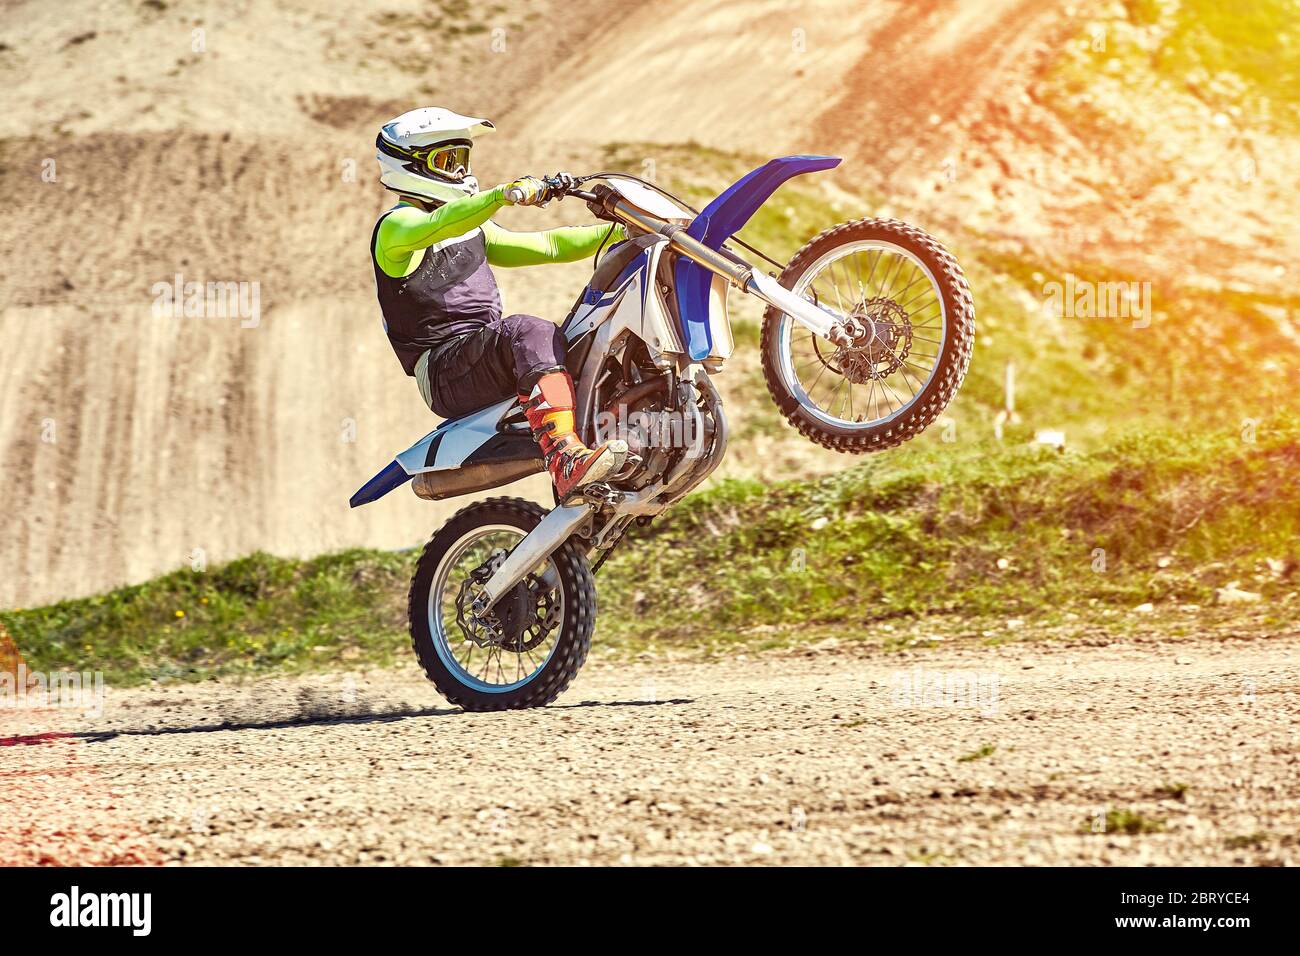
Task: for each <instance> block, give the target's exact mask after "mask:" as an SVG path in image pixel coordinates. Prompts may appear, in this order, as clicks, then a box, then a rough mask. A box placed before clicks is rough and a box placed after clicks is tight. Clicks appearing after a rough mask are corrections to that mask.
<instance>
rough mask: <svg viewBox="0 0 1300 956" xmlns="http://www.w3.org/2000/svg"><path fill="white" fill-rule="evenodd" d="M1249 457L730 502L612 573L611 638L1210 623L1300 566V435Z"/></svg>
mask: <svg viewBox="0 0 1300 956" xmlns="http://www.w3.org/2000/svg"><path fill="white" fill-rule="evenodd" d="M1255 437H1256V441H1255V442H1254V443H1253V444H1250V443H1245V442H1243V441H1242V440H1241V438H1240V436H1239V435H1238V434H1237V433H1236V432H1235V431H1224V432H1218V433H1213V432H1212V433H1207V434H1202V435H1179V434H1170V433H1168V432H1163V431H1156V432H1146V431H1139V432H1134V433H1131V434H1127V435H1124V436H1121V437H1118V438H1115V439H1113V440H1112V441H1111V443H1110V444H1108V445H1106V446H1104V447H1103V448H1101V449H1100V450H1098V451H1096V452H1094V453H1091V454H1071V453H1068V452H1067V453H1066V454H1063V455H1062V454H1057V453H1054V452H1050V451H1047V450H1045V449H1044V450H1040V449H1037V448H1034V447H1030V446H1011V447H1005V446H997V445H995V444H992V443H989V444H986V445H977V446H965V447H962V446H957V447H952V446H947V447H945V446H942V445H931V446H928V447H924V446H923V447H921V448H918V449H915V450H913V451H912V452H911V453H909V454H906V455H902V454H899V455H894V454H893V453H891V454H888V455H882V456H880V457H878V458H869V459H867V460H866V461H864V462H863V463H862V464H860V465H857V466H855V467H853V468H850V469H848V470H846V471H844V472H841V473H838V474H834V475H831V476H827V477H826V478H823V479H820V480H816V481H806V482H783V483H774V484H765V483H762V482H758V481H748V482H745V481H732V482H727V483H724V484H721V485H720V486H718V487H717V488H715V489H713V490H712V491H710V492H708V493H706V494H702V495H697V496H694V497H693V498H689V499H687V500H686V501H685V502H683V503H682V504H681V505H680V506H679V507H678V508H677V509H676V510H675V511H674V512H672V513H671V514H669V515H668V516H666V518H665V519H664V520H663V521H662V523H659V524H656V525H652V526H651V527H650V528H649V529H646V532H643V533H642V536H641V539H640V541H639V542H637V543H636V544H635V545H631V546H628V547H627V549H626V551H624V552H621V553H619V554H616V555H615V557H614V558H612V559H611V561H610V562H609V565H608V568H609V571H610V573H609V574H608V575H607V577H606V579H605V580H604V581H602V582H601V587H602V591H601V595H602V602H603V604H602V614H603V615H604V624H603V630H602V633H603V637H604V639H606V640H611V639H612V640H632V639H633V638H634V636H635V635H638V634H644V633H646V632H647V631H648V632H650V633H653V634H654V635H655V639H656V641H657V642H659V643H660V644H669V643H672V642H679V643H683V644H692V643H695V642H700V641H709V640H715V639H716V635H718V634H723V635H726V634H731V635H733V636H739V635H744V634H752V633H754V632H755V631H758V630H761V629H764V628H767V629H772V628H775V629H780V628H800V629H807V630H812V631H816V630H817V629H818V628H819V627H821V626H824V625H828V626H833V628H834V629H836V630H837V631H838V632H839V633H841V634H843V635H847V636H850V637H851V636H853V635H854V634H861V633H864V631H865V629H866V627H867V625H870V624H873V623H877V622H881V621H887V620H891V619H895V618H915V617H919V616H921V615H928V614H936V613H939V614H952V615H957V616H986V617H990V618H997V617H1002V618H1010V617H1031V616H1035V615H1040V614H1043V613H1055V612H1060V611H1061V610H1063V609H1066V608H1081V609H1083V610H1088V609H1090V608H1093V607H1096V606H1103V607H1107V608H1129V607H1133V606H1136V605H1138V604H1141V603H1145V602H1148V601H1152V602H1173V601H1181V602H1194V603H1211V602H1212V601H1213V599H1214V589H1215V588H1216V587H1219V586H1222V585H1223V584H1225V583H1226V582H1227V581H1228V580H1232V579H1234V578H1238V579H1246V580H1249V578H1250V576H1251V575H1252V574H1254V573H1255V572H1256V571H1257V570H1258V569H1259V566H1260V563H1261V561H1262V559H1263V558H1265V557H1271V558H1274V559H1277V560H1284V561H1288V562H1291V564H1288V567H1290V566H1292V564H1294V561H1295V554H1296V544H1295V535H1296V533H1297V531H1300V492H1297V491H1296V489H1295V485H1294V481H1293V476H1294V474H1295V471H1296V468H1297V465H1300V431H1298V430H1297V425H1296V424H1295V422H1294V421H1292V420H1279V421H1277V422H1273V423H1269V424H1268V425H1265V426H1263V427H1261V428H1260V430H1259V431H1258V432H1257V433H1256V436H1255ZM1103 555H1104V558H1103ZM1162 558H1166V559H1169V560H1168V561H1167V562H1166V564H1167V566H1166V567H1163V568H1162V567H1160V566H1159V564H1158V562H1159V561H1160V560H1161V559H1162ZM650 581H653V582H655V584H654V586H650V585H648V584H647V583H646V582H650ZM1281 586H1283V585H1282V584H1279V585H1278V587H1281ZM823 636H824V635H823Z"/></svg>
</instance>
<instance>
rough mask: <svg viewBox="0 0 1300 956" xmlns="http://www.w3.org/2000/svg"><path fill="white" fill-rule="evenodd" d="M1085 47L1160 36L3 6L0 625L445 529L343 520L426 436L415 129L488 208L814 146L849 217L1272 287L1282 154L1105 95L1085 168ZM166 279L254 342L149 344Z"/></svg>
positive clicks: (967, 16) (943, 14) (1063, 18)
mask: <svg viewBox="0 0 1300 956" xmlns="http://www.w3.org/2000/svg"><path fill="white" fill-rule="evenodd" d="M1093 22H1097V23H1102V24H1115V26H1114V27H1112V28H1111V29H1112V32H1111V33H1110V34H1108V36H1110V37H1111V43H1112V44H1113V46H1112V50H1111V52H1112V53H1114V52H1115V51H1116V50H1119V49H1139V48H1140V44H1141V43H1146V42H1154V41H1152V40H1151V38H1150V37H1148V36H1147V35H1146V34H1145V33H1141V30H1140V29H1139V28H1137V27H1134V28H1133V31H1135V32H1133V35H1132V36H1129V35H1128V34H1126V33H1124V30H1125V29H1127V28H1128V27H1129V26H1132V25H1131V24H1130V23H1129V20H1127V19H1126V18H1125V16H1124V15H1123V11H1122V9H1121V10H1120V11H1119V12H1116V10H1115V9H1112V8H1110V7H1104V6H1102V5H1100V4H1075V5H1072V6H1067V5H1065V4H1057V3H1042V2H1030V0H991V2H973V0H972V2H969V3H952V2H940V0H928V2H921V3H910V4H899V3H896V2H886V0H866V2H863V0H804V2H794V3H779V4H778V3H768V2H761V0H708V2H687V0H663V2H659V3H655V4H638V3H631V2H595V0H569V2H566V3H559V2H553V0H537V2H530V3H525V2H523V0H499V2H489V3H469V2H464V0H437V2H427V0H381V2H379V3H377V4H368V5H366V7H365V9H364V11H361V12H358V11H357V10H355V9H347V8H342V7H339V6H338V5H336V4H330V3H326V2H323V0H322V2H306V0H289V2H285V0H277V2H274V3H272V2H269V0H239V2H216V0H212V2H206V0H144V2H132V3H129V4H105V3H100V2H91V0H64V2H60V3H58V4H50V3H46V2H21V0H20V2H8V3H6V4H5V5H4V6H3V8H2V9H0V84H3V85H4V87H5V90H6V93H5V107H6V108H5V109H4V110H3V111H0V137H3V138H2V139H0V202H2V203H3V207H4V209H5V215H4V228H3V232H2V233H0V342H2V343H3V347H2V348H0V373H2V374H0V381H2V382H3V389H2V390H0V470H2V472H3V474H4V476H5V483H4V492H3V506H2V507H0V514H2V515H3V522H4V526H3V534H0V570H2V571H3V573H2V574H0V606H13V605H18V606H21V605H28V604H32V603H35V602H42V601H47V600H51V599H54V598H58V597H63V596H69V595H74V594H85V593H90V592H94V591H97V590H100V589H103V588H105V587H108V586H111V585H115V584H119V583H122V582H126V581H132V580H138V579H142V578H144V577H147V576H149V575H152V574H155V573H157V572H159V571H162V570H166V569H168V568H174V567H179V566H185V565H188V564H191V563H193V562H195V561H198V560H206V561H209V562H213V561H222V560H227V559H230V558H233V557H235V556H238V555H240V554H244V553H247V552H248V551H251V550H254V549H259V548H261V549H267V550H271V551H275V552H278V553H286V554H305V553H314V552H317V551H320V550H323V549H329V548H338V547H344V546H348V545H354V544H366V545H375V546H386V547H402V546H408V545H411V544H413V543H415V542H417V541H419V540H420V539H422V538H423V537H425V536H426V535H427V534H428V533H429V531H430V530H431V529H432V528H433V527H434V526H435V525H436V524H437V522H438V520H440V518H441V517H442V516H444V515H445V514H446V513H448V511H449V510H450V509H449V508H448V507H438V506H430V505H428V504H427V503H424V502H419V501H417V500H415V499H414V498H413V496H411V495H409V494H399V495H395V496H393V497H392V498H391V499H389V500H386V501H385V502H384V503H383V504H381V505H379V506H377V507H371V508H367V509H362V510H359V511H356V512H351V511H349V510H348V509H347V508H346V500H347V497H348V495H349V494H350V493H351V492H352V491H353V490H354V489H355V488H356V487H357V486H358V485H359V484H360V483H361V482H363V481H364V480H365V479H366V478H367V477H369V475H371V474H372V473H373V472H374V471H376V470H377V469H378V468H379V467H381V466H382V465H383V464H384V463H385V462H386V461H387V460H389V459H390V457H391V456H392V454H393V453H394V452H395V451H397V450H400V449H401V448H404V447H405V446H406V445H407V444H409V443H410V442H411V441H413V440H414V439H415V438H417V437H418V436H419V435H420V434H422V433H423V432H424V431H425V430H427V429H428V428H429V427H431V425H432V422H431V420H430V419H429V416H428V415H427V413H426V412H424V410H423V408H422V406H421V405H420V404H419V402H418V398H417V396H416V394H415V390H414V386H413V384H412V383H411V382H410V381H409V380H407V379H406V378H405V377H404V376H403V375H401V373H400V371H399V368H398V366H397V364H396V362H395V360H394V359H393V357H392V355H391V352H390V351H389V348H388V345H387V343H386V341H385V340H384V339H383V337H382V336H381V334H380V332H379V325H378V323H379V315H378V310H377V307H376V306H375V304H374V301H373V292H372V286H371V283H372V280H371V275H370V270H369V265H368V262H367V258H366V254H365V241H366V238H367V237H368V236H369V234H370V229H371V225H372V223H373V221H374V217H375V215H376V214H377V213H378V212H379V211H380V210H381V209H382V208H384V206H385V205H386V198H385V195H384V194H383V193H382V191H381V190H380V189H379V188H378V187H377V185H376V184H375V183H374V173H373V167H372V156H373V145H372V144H373V135H374V129H375V127H376V125H377V124H378V122H380V121H381V120H383V119H385V118H387V117H389V116H391V115H393V114H394V113H396V112H398V111H400V110H402V109H405V108H407V107H409V106H411V105H416V104H420V103H426V102H446V103H448V104H449V105H455V106H457V107H458V108H460V109H463V110H465V111H470V112H472V111H480V112H482V113H484V114H485V115H490V116H492V117H493V118H494V119H495V120H496V121H497V122H498V125H499V127H500V129H501V132H500V133H499V134H498V135H497V136H495V137H494V138H493V139H492V140H489V141H485V145H484V149H483V150H482V151H481V156H480V161H479V172H480V175H481V178H483V179H485V180H486V181H489V182H492V181H499V180H500V179H502V178H505V177H507V176H510V175H514V174H517V173H520V172H524V171H542V170H546V169H551V168H555V167H562V166H567V167H570V168H574V169H577V170H583V169H589V168H591V165H592V164H593V163H594V162H596V161H597V160H598V157H600V156H602V155H603V152H602V151H603V148H604V147H605V146H606V144H609V143H614V142H635V143H663V144H682V143H698V144H701V145H702V146H707V147H714V148H718V149H722V150H727V151H733V152H741V153H755V154H758V155H764V156H766V155H775V154H778V153H781V152H786V151H794V150H799V151H827V152H836V153H841V154H844V155H846V157H847V158H848V162H846V163H845V165H844V167H843V168H842V169H841V170H840V171H838V172H837V174H836V177H837V178H836V180H835V181H836V182H837V183H838V184H839V186H840V187H841V188H843V189H846V190H858V191H859V193H860V192H861V191H864V190H869V191H871V192H873V193H875V194H879V195H883V196H887V197H888V209H887V211H890V212H894V213H898V214H905V215H907V216H908V217H911V218H915V219H917V220H918V221H920V222H922V223H923V224H926V225H929V226H931V227H932V228H934V229H936V231H942V230H944V229H950V230H951V229H958V228H960V229H963V230H971V231H973V232H976V233H978V234H980V235H983V236H985V237H987V240H988V241H989V242H990V243H999V242H1001V243H1008V244H1010V245H1012V246H1016V247H1018V244H1020V243H1030V244H1031V245H1033V246H1034V247H1035V248H1038V249H1040V250H1043V251H1044V254H1048V255H1060V254H1063V253H1070V254H1086V255H1093V254H1098V251H1099V250H1105V252H1106V254H1107V255H1109V256H1112V257H1114V258H1115V260H1116V261H1118V262H1121V263H1124V264H1125V265H1127V266H1128V267H1130V268H1132V269H1134V270H1138V271H1139V272H1141V270H1148V271H1152V272H1156V271H1162V272H1169V271H1171V270H1173V269H1178V268H1186V269H1187V270H1188V272H1189V275H1190V276H1191V277H1192V278H1194V279H1195V280H1196V281H1201V282H1218V283H1225V282H1228V283H1230V282H1251V283H1256V284H1262V285H1266V286H1268V287H1270V288H1280V287H1282V286H1284V283H1285V278H1284V276H1285V270H1286V269H1287V268H1290V263H1292V262H1294V261H1295V252H1296V249H1295V246H1296V244H1297V242H1298V241H1300V240H1298V239H1297V236H1300V228H1296V223H1295V221H1294V217H1295V216H1296V215H1297V213H1296V212H1295V210H1296V208H1297V206H1296V204H1295V203H1287V202H1283V201H1281V200H1283V199H1285V198H1286V196H1287V195H1288V194H1287V192H1286V189H1287V188H1289V187H1288V186H1287V185H1285V183H1284V182H1283V180H1284V179H1285V177H1284V176H1283V175H1282V172H1283V171H1284V170H1285V169H1286V168H1288V166H1289V168H1291V169H1294V168H1295V164H1294V163H1293V162H1291V160H1292V159H1294V152H1295V139H1294V138H1293V137H1291V136H1289V135H1286V134H1283V133H1279V132H1277V131H1276V130H1270V131H1263V132H1261V131H1258V130H1257V129H1255V127H1253V126H1252V125H1251V123H1250V117H1248V116H1233V115H1232V114H1230V113H1229V114H1226V115H1227V116H1228V119H1227V121H1226V122H1224V123H1218V122H1217V120H1215V117H1216V116H1217V115H1218V114H1219V112H1220V110H1219V109H1217V108H1216V106H1215V104H1214V103H1213V102H1212V101H1211V100H1210V99H1207V98H1206V97H1205V96H1204V95H1199V96H1193V95H1191V94H1189V93H1187V91H1186V90H1182V89H1173V88H1171V89H1169V90H1163V91H1162V90H1159V89H1154V88H1153V89H1152V90H1149V91H1146V92H1145V93H1140V95H1139V94H1135V93H1134V92H1133V91H1132V90H1129V89H1126V88H1125V87H1123V86H1122V85H1121V84H1119V83H1118V81H1116V82H1110V83H1109V85H1107V84H1106V83H1103V82H1101V81H1100V80H1099V81H1098V83H1099V84H1100V85H1096V86H1093V87H1088V89H1089V90H1091V91H1092V92H1088V93H1087V95H1088V96H1091V97H1093V99H1092V100H1091V101H1089V103H1087V104H1085V105H1086V106H1087V108H1088V109H1089V110H1091V111H1093V113H1096V112H1104V111H1105V110H1106V109H1108V108H1114V107H1115V106H1116V104H1118V103H1123V104H1126V105H1127V109H1128V111H1127V112H1125V113H1123V119H1122V126H1123V132H1124V134H1125V136H1126V137H1128V138H1127V139H1124V140H1120V139H1118V138H1116V139H1109V140H1105V142H1106V143H1107V144H1109V145H1110V146H1114V145H1115V144H1117V143H1125V144H1126V145H1125V147H1124V148H1123V149H1119V148H1113V149H1112V148H1109V146H1108V148H1105V149H1101V148H1098V145H1099V143H1101V142H1102V140H1100V139H1097V138H1093V139H1089V135H1090V134H1089V131H1088V128H1087V127H1084V126H1081V125H1080V124H1079V123H1072V122H1069V121H1068V120H1069V119H1070V116H1072V115H1073V114H1070V113H1069V111H1068V109H1066V107H1068V106H1071V105H1072V104H1074V100H1072V99H1070V98H1071V97H1075V98H1077V97H1079V96H1081V95H1084V94H1081V93H1080V92H1079V88H1078V84H1077V83H1075V79H1074V78H1075V77H1077V75H1078V73H1079V71H1086V70H1087V69H1088V68H1089V64H1092V65H1093V66H1096V67H1097V70H1096V73H1097V75H1098V76H1100V77H1102V78H1104V77H1107V76H1110V74H1109V73H1107V72H1106V66H1105V64H1106V63H1107V62H1108V61H1107V59H1106V58H1104V57H1102V55H1101V54H1098V53H1096V52H1094V51H1092V50H1091V49H1089V50H1083V51H1081V50H1080V49H1078V47H1079V43H1080V37H1084V38H1085V39H1086V36H1087V34H1086V29H1087V28H1088V25H1089V24H1090V23H1093ZM1126 25H1127V26H1126ZM1157 40H1158V37H1157ZM1088 57H1094V58H1095V59H1094V60H1089V59H1087V58H1088ZM1071 64H1073V67H1071ZM1067 67H1069V68H1072V69H1074V72H1073V73H1071V72H1069V71H1068V69H1067ZM1079 108H1080V109H1083V106H1080V107H1079ZM1157 110H1158V111H1159V113H1158V115H1157V114H1156V112H1155V111H1157ZM1202 113H1204V115H1202ZM1089 115H1092V113H1090V114H1089ZM1063 116H1065V117H1066V118H1065V119H1063V118H1062V117H1063ZM489 143H490V146H489V145H488V144H489ZM645 151H646V153H647V155H646V157H645V159H646V161H648V162H652V163H653V162H654V161H655V158H656V156H655V151H654V149H652V148H646V150H645ZM1171 154H1176V159H1177V162H1173V161H1172V159H1171ZM1250 157H1257V158H1258V162H1257V164H1256V166H1255V167H1254V169H1255V171H1254V173H1253V174H1252V176H1250V177H1246V178H1243V177H1242V176H1241V175H1240V169H1241V168H1244V167H1241V166H1240V163H1241V162H1243V161H1244V159H1248V158H1250ZM1234 164H1237V165H1234ZM658 174H659V175H660V176H661V177H663V178H670V177H671V175H672V170H671V169H668V170H664V169H659V170H658ZM1115 184H1119V186H1118V187H1117V186H1116V185H1115ZM1117 189H1118V190H1119V191H1118V192H1117ZM847 194H848V193H846V195H847ZM875 211H879V210H870V209H863V210H862V214H864V215H866V214H870V213H871V212H875ZM583 216H585V212H584V211H583V210H581V209H568V210H547V211H545V213H543V214H542V216H541V217H540V219H538V218H536V217H534V216H531V215H526V214H525V213H524V212H523V211H512V212H511V213H510V214H509V215H508V218H507V222H508V224H513V225H516V226H519V225H523V224H525V223H529V222H537V221H542V222H557V221H563V220H565V219H569V220H574V219H575V218H576V221H582V218H583ZM827 225H829V223H827ZM585 269H586V267H585V266H583V265H574V266H569V267H562V268H559V267H557V268H554V269H548V270H532V271H530V272H527V273H513V274H503V275H502V284H503V287H504V289H505V291H506V294H507V298H508V300H509V301H508V303H507V307H510V306H514V307H515V308H516V309H524V308H526V309H528V310H529V311H537V312H540V313H542V314H548V315H555V316H557V317H558V316H559V315H562V314H563V313H564V312H565V311H566V310H567V308H568V306H569V304H570V302H571V301H572V299H573V297H574V295H576V293H577V291H578V289H579V288H580V287H581V285H582V280H583V276H584V273H585ZM1279 270H1282V271H1279ZM177 274H180V275H182V276H183V278H184V279H185V280H198V281H204V282H206V281H221V282H227V281H229V282H236V283H239V282H244V283H257V286H258V290H259V303H260V316H259V319H258V321H257V322H256V324H255V326H253V327H245V326H247V325H249V323H241V322H240V321H239V320H238V319H237V318H201V319H200V318H184V317H181V318H175V317H172V316H170V315H158V314H156V310H155V308H154V304H155V299H156V297H157V293H156V292H155V285H156V284H158V283H170V282H172V281H173V279H174V277H175V276H176V275H177ZM791 440H792V441H794V440H797V439H794V438H793V437H792V438H791ZM740 461H741V462H742V465H743V461H744V459H743V457H742V458H741V459H740ZM737 467H740V466H737ZM534 487H535V486H534Z"/></svg>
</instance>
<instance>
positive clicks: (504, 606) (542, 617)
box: [456, 549, 560, 653]
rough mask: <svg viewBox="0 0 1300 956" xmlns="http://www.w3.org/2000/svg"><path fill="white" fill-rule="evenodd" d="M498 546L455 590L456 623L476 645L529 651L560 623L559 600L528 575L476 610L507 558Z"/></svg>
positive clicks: (517, 651) (515, 651) (513, 650)
mask: <svg viewBox="0 0 1300 956" xmlns="http://www.w3.org/2000/svg"><path fill="white" fill-rule="evenodd" d="M506 555H507V552H506V551H504V550H502V549H497V550H496V551H494V552H493V553H492V556H491V557H490V558H488V559H487V561H485V562H483V564H481V565H479V566H478V567H477V568H475V569H474V570H473V571H471V572H470V573H469V574H467V575H466V576H465V580H464V581H463V582H462V583H461V586H460V590H459V591H458V592H457V594H456V624H457V625H458V626H459V627H460V630H461V633H462V634H464V635H465V639H466V640H467V641H471V642H473V643H474V644H476V645H478V646H479V647H500V648H502V649H503V650H507V651H511V652H513V653H522V652H524V651H530V650H532V649H533V648H534V647H536V646H537V645H538V644H540V643H542V641H544V640H545V639H546V635H547V634H549V633H550V632H551V631H552V630H554V629H555V627H556V626H557V625H558V624H559V611H560V608H559V603H558V601H556V599H555V594H554V592H553V591H551V590H548V589H547V588H546V586H545V584H543V582H542V581H540V580H539V579H538V578H537V576H536V575H532V574H530V575H528V577H526V578H524V580H522V581H520V582H519V583H518V584H516V585H515V586H514V587H513V588H511V589H510V590H509V591H508V592H507V593H505V594H503V595H502V596H501V600H499V601H497V603H496V605H495V606H494V607H492V608H491V609H489V610H487V611H484V612H478V611H475V609H474V608H475V604H476V602H477V599H478V598H480V597H482V595H483V588H484V586H485V585H486V584H487V582H488V580H489V579H490V578H491V577H492V575H493V574H495V573H496V571H497V569H498V568H500V567H501V565H502V563H503V562H504V561H505V559H506Z"/></svg>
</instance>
